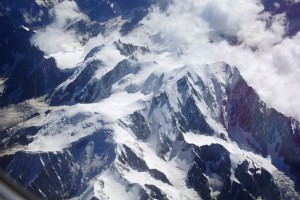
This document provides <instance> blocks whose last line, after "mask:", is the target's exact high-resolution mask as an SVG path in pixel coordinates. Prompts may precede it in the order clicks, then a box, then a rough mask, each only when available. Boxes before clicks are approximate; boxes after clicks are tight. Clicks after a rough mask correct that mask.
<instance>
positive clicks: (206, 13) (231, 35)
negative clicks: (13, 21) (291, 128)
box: [32, 0, 300, 120]
mask: <svg viewBox="0 0 300 200" xmlns="http://www.w3.org/2000/svg"><path fill="white" fill-rule="evenodd" d="M173 1H174V3H173V4H172V5H171V6H170V7H169V8H168V9H167V10H164V11H162V10H161V9H159V8H155V7H153V8H152V12H150V13H149V14H148V16H146V17H145V18H144V20H143V21H142V22H141V24H142V26H140V27H139V28H137V29H135V30H134V31H133V32H132V33H131V34H129V35H128V36H120V34H118V32H117V31H116V32H114V33H111V34H109V35H108V37H106V38H105V37H103V36H98V37H97V38H92V39H91V41H90V42H87V45H86V46H85V47H81V46H80V45H79V44H78V38H77V37H76V35H75V33H74V32H72V31H66V30H65V28H66V26H67V25H68V24H70V23H71V22H75V21H76V20H79V19H86V20H88V19H87V17H86V16H85V15H83V14H82V13H80V12H79V10H78V7H77V5H76V3H75V2H74V1H64V2H62V3H60V4H58V5H57V6H55V7H54V9H53V10H52V15H53V17H54V21H53V23H52V24H50V25H49V26H47V27H46V28H45V29H44V30H42V31H39V32H38V33H37V34H36V35H35V36H34V37H33V38H32V41H33V43H34V44H38V45H39V47H40V48H41V49H42V50H44V51H45V52H46V53H47V54H48V55H54V56H56V58H57V59H58V60H59V57H60V56H61V58H62V59H61V60H64V61H65V63H63V64H61V66H63V67H67V66H69V67H70V66H71V65H73V66H74V65H75V64H76V62H79V61H80V59H79V58H82V57H84V54H85V53H86V51H84V50H83V49H85V50H88V49H91V48H92V47H93V46H98V45H101V44H103V43H112V42H113V41H115V40H118V39H121V40H122V41H124V42H131V43H133V44H136V45H143V46H148V47H149V48H150V49H151V50H152V51H153V52H154V55H153V56H154V57H151V58H152V59H156V60H159V59H161V58H160V57H159V56H160V55H162V54H168V55H169V59H170V60H172V62H171V63H174V64H176V65H177V66H178V65H184V64H191V63H199V64H200V63H201V64H202V63H205V64H210V63H215V62H219V61H225V62H227V63H228V64H230V65H233V66H237V67H238V68H239V70H240V71H241V73H242V75H243V76H244V78H245V79H246V80H247V82H248V83H249V84H250V85H251V86H253V87H254V88H255V89H256V90H257V92H258V94H259V95H260V96H261V97H262V99H263V100H264V101H265V102H266V103H267V105H268V106H270V107H275V108H276V109H278V110H279V111H281V112H283V113H285V114H286V115H291V116H294V117H296V118H297V119H298V120H300V95H299V94H298V88H300V74H299V73H300V46H299V44H300V34H299V33H298V34H297V35H295V36H294V37H291V38H287V37H285V36H284V35H285V27H286V23H287V21H286V17H285V15H284V14H281V15H276V16H272V15H271V14H270V13H268V12H264V7H263V5H262V4H261V2H260V1H259V0H247V1H244V0H224V1H219V0H202V1H198V0H185V1H182V0H173ZM68 52H70V53H69V54H68ZM72 52H73V53H72ZM74 52H75V53H74ZM155 55H157V57H155ZM60 62H61V63H62V61H60Z"/></svg>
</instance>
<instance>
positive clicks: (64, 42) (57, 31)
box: [31, 1, 88, 68]
mask: <svg viewBox="0 0 300 200" xmlns="http://www.w3.org/2000/svg"><path fill="white" fill-rule="evenodd" d="M50 15H51V16H52V18H53V22H52V23H51V24H50V25H48V26H46V27H45V29H43V30H40V31H38V32H37V33H36V34H35V35H34V36H33V37H32V39H31V42H32V43H33V44H35V45H37V46H39V48H40V49H42V50H43V51H44V52H45V53H46V54H47V55H48V56H53V57H54V58H56V61H57V63H58V66H59V67H61V68H67V67H69V68H71V67H74V66H75V65H76V64H77V63H78V62H79V61H80V60H82V56H83V55H82V52H83V47H82V46H81V45H80V41H79V38H78V37H77V36H76V34H75V32H74V31H72V30H66V28H67V27H68V26H69V25H70V24H72V23H74V22H76V21H78V20H81V19H83V20H88V18H87V17H86V16H85V15H84V14H82V13H81V12H80V11H79V9H78V7H77V4H76V3H75V2H74V1H63V2H61V3H59V4H57V5H56V6H54V8H53V9H51V10H50Z"/></svg>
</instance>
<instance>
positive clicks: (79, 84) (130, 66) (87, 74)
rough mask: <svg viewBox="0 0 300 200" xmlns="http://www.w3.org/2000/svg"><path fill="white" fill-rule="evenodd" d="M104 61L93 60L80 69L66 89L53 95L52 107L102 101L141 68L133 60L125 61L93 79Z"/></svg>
mask: <svg viewBox="0 0 300 200" xmlns="http://www.w3.org/2000/svg"><path fill="white" fill-rule="evenodd" d="M103 66H104V64H103V62H102V61H99V60H93V61H91V62H89V63H88V64H87V66H84V68H83V69H78V70H77V71H76V72H75V73H74V75H75V76H76V78H75V79H72V77H71V79H72V80H71V82H70V83H69V84H68V86H67V87H66V88H63V89H59V90H58V91H56V92H55V93H54V94H52V95H51V97H50V98H51V100H50V104H51V105H61V104H74V103H91V102H94V101H95V100H101V99H104V98H106V97H108V96H109V95H110V94H111V88H112V85H113V84H114V83H116V82H117V81H119V80H120V79H122V78H123V77H124V76H126V75H128V74H130V73H133V74H134V73H137V72H138V70H139V69H140V66H139V65H138V64H136V63H135V62H134V61H132V60H127V59H125V60H123V61H121V62H119V63H118V64H117V65H116V66H115V68H113V69H112V70H110V71H109V72H108V73H106V74H105V75H104V76H102V77H101V78H100V79H96V78H92V77H93V76H94V75H95V73H96V71H97V69H100V68H101V67H103Z"/></svg>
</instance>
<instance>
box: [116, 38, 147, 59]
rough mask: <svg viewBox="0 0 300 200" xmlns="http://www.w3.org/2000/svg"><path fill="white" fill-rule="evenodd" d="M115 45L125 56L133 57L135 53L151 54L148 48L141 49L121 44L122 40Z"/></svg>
mask: <svg viewBox="0 0 300 200" xmlns="http://www.w3.org/2000/svg"><path fill="white" fill-rule="evenodd" d="M114 45H115V46H116V48H117V49H118V50H119V51H120V53H121V54H122V55H124V56H131V55H132V54H134V53H135V52H141V53H149V52H150V50H149V49H148V48H146V47H139V46H135V45H133V44H126V43H123V42H121V41H120V40H118V41H115V42H114Z"/></svg>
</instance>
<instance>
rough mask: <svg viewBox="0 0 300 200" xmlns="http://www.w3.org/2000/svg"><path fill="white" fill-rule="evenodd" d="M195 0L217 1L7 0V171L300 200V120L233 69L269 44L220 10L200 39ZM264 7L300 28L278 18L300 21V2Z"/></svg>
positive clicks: (24, 179) (113, 188)
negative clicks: (223, 18)
mask: <svg viewBox="0 0 300 200" xmlns="http://www.w3.org/2000/svg"><path fill="white" fill-rule="evenodd" d="M205 2H206V3H207V1H205ZM212 2H213V1H212ZM237 2H238V1H237ZM276 3H277V4H276ZM189 4H191V7H196V8H197V9H199V12H200V10H201V9H200V8H202V7H205V6H207V7H208V8H209V11H211V12H212V13H213V11H214V10H213V9H212V8H211V7H210V6H212V5H211V4H210V3H207V4H203V5H202V4H201V5H198V4H197V3H195V2H194V4H193V1H187V4H186V5H184V6H183V5H181V4H180V2H177V1H150V0H149V1H142V0H134V1H130V3H128V2H125V1H122V0H109V1H101V0H84V1H48V0H47V1H41V0H39V1H37V0H36V1H34V0H31V1H30V3H28V2H27V3H26V4H25V3H24V2H23V1H21V0H20V1H14V2H11V1H1V3H0V11H1V12H0V13H1V15H0V22H1V23H0V26H1V27H2V28H1V29H0V32H1V38H0V40H1V41H0V44H1V45H0V51H1V52H4V53H3V54H1V55H0V57H1V60H0V77H1V82H0V84H1V87H0V89H1V91H0V92H1V96H0V107H1V108H0V116H1V120H0V168H1V169H2V170H4V171H5V173H7V174H8V175H9V176H10V177H12V178H13V179H15V180H16V181H18V182H19V183H21V184H22V185H23V186H24V187H25V188H26V189H28V190H29V191H31V192H33V193H35V194H36V195H38V196H39V197H41V198H43V199H300V188H299V186H300V185H299V184H300V173H299V172H300V123H299V122H298V121H297V120H296V119H294V118H292V117H287V116H286V115H284V114H282V113H280V112H278V111H276V110H275V109H274V108H271V107H270V106H269V105H268V104H266V103H264V101H263V100H261V97H260V95H259V94H258V93H257V92H256V90H255V89H254V88H253V87H251V86H249V84H248V82H247V80H246V79H244V78H243V76H242V75H241V73H240V70H239V66H233V65H232V64H233V63H236V62H234V60H239V59H238V56H242V55H244V54H245V55H246V56H248V55H253V54H259V51H260V48H262V49H263V48H265V46H261V45H260V44H261V43H259V44H258V45H257V46H253V45H255V44H254V43H255V42H254V43H252V42H249V41H248V40H247V38H246V37H245V38H244V37H242V36H241V34H242V33H243V27H242V26H241V27H239V28H240V29H239V31H238V32H237V33H234V32H233V30H234V29H235V28H233V29H232V30H229V29H227V28H226V27H225V28H224V27H222V25H221V24H218V23H217V24H216V21H215V20H217V21H218V20H220V19H219V18H218V17H219V16H218V14H216V13H215V15H213V16H210V15H208V13H205V12H206V11H207V10H202V11H201V12H202V13H200V14H199V15H201V19H203V20H206V21H207V23H205V24H202V21H197V19H196V18H195V19H194V18H193V19H194V20H195V26H192V25H191V27H188V28H190V30H188V32H192V33H194V34H196V35H199V38H200V39H199V40H197V41H196V40H190V39H194V38H190V35H187V34H188V33H187V32H185V30H177V29H176V28H178V27H179V26H178V25H177V24H179V25H182V24H180V23H181V21H180V20H182V19H183V20H186V19H189V17H194V15H191V16H190V15H189V13H187V14H186V13H184V14H183V15H182V16H181V17H180V18H176V16H174V15H173V14H174V13H173V12H175V11H176V10H177V9H178V7H179V8H181V9H179V10H180V11H182V10H184V7H189V6H190V5H189ZM260 4H261V5H262V6H264V10H263V12H264V13H263V12H262V11H260V10H259V9H258V10H257V13H259V15H260V17H263V16H266V15H268V14H269V15H268V17H266V18H264V19H267V20H266V21H264V22H265V23H266V25H268V27H271V28H270V30H271V29H272V31H273V32H272V31H270V30H267V31H269V32H270V33H269V32H268V34H271V32H272V34H273V33H274V34H275V33H276V34H277V32H276V30H279V29H280V27H279V28H278V26H279V25H280V26H283V27H285V30H286V32H285V34H282V37H283V38H291V37H294V38H296V37H297V32H298V30H299V27H300V26H299V24H297V23H296V22H297V20H295V21H293V22H291V23H281V22H280V24H277V23H278V21H280V20H277V19H278V18H279V17H281V16H283V15H285V14H286V16H288V17H286V18H284V19H285V20H287V21H286V22H290V21H291V20H292V19H297V17H299V16H298V14H299V13H298V12H295V11H294V9H296V7H298V6H299V3H297V2H292V1H282V2H273V1H272V2H271V1H263V2H260ZM255 5H256V4H255ZM292 5H293V6H294V7H292ZM176 6H177V7H176ZM180 6H183V7H180ZM197 6H199V7H197ZM213 8H215V7H213ZM271 11H272V12H271ZM197 12H198V10H197ZM251 12H252V11H251ZM224 13H225V12H224ZM224 13H223V14H224ZM261 13H263V14H261ZM209 14H211V13H209ZM208 16H210V17H209V18H208ZM224 16H225V14H224ZM291 16H292V17H291ZM213 17H216V18H215V19H214V18H213ZM242 17H243V16H241V17H240V18H242ZM275 19H276V20H275ZM160 20H161V21H162V22H166V21H167V22H170V24H171V25H169V24H165V25H164V24H159V21H160ZM169 20H170V21H169ZM176 20H177V21H176ZM228 21H229V22H232V23H236V24H235V25H236V26H234V27H237V26H240V25H241V24H238V22H237V21H232V20H230V19H228ZM262 21H263V20H262ZM171 22H173V23H175V24H173V23H171ZM185 22H187V21H185ZM294 22H295V23H294ZM190 23H192V22H190ZM193 23H194V22H193ZM243 23H244V21H243ZM200 25H201V26H200ZM216 25H218V26H217V27H216ZM164 26H166V28H165V27H164ZM199 26H200V27H202V28H201V30H200V31H199V30H198V27H199ZM206 26H207V27H206ZM228 26H229V25H228ZM3 27H5V28H3ZM208 27H210V28H208ZM276 27H277V29H276ZM205 28H207V30H208V31H207V32H205V30H204V29H205ZM247 28H249V29H250V27H247ZM202 29H203V30H204V31H203V32H202ZM273 29H274V30H273ZM275 29H276V30H275ZM279 32H280V31H279ZM201 34H204V35H205V36H207V38H205V39H203V37H200V36H201ZM264 34H265V33H264ZM187 36H188V37H187ZM250 36H251V35H250ZM250 36H249V37H250ZM268 36H270V35H268ZM197 37H198V36H197ZM251 37H252V36H251ZM254 39H256V38H254ZM254 39H253V40H252V41H254ZM283 40H284V39H283ZM274 41H275V42H274V44H272V45H274V46H276V45H278V41H277V40H275V39H274ZM275 43H276V44H275ZM279 43H280V42H279ZM282 43H283V42H281V43H280V44H282ZM224 45H225V46H224ZM223 47H226V49H229V51H226V52H225V54H224V55H223V54H222V56H223V57H222V56H220V55H221V53H220V52H219V51H217V50H218V49H220V51H223V50H224V49H223ZM277 47H278V46H277ZM239 48H241V49H239ZM278 48H279V47H278ZM211 49H213V50H211ZM245 49H246V50H245ZM206 51H207V52H209V53H207V54H206ZM239 51H241V52H243V53H241V54H237V56H236V55H234V54H235V53H238V52H239ZM248 52H251V53H248ZM257 52H258V53H257ZM227 55H228V56H227ZM210 57H214V58H210ZM228 57H230V58H228ZM219 58H224V60H222V59H219ZM231 58H233V59H231ZM249 58H250V57H249ZM215 59H217V61H216V62H211V61H214V60H215ZM250 59H252V57H251V58H250ZM260 59H261V58H260V57H259V58H258V60H260ZM227 61H229V62H227ZM237 63H238V62H237ZM256 73H259V72H256ZM249 80H252V79H249ZM254 85H255V84H254Z"/></svg>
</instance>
